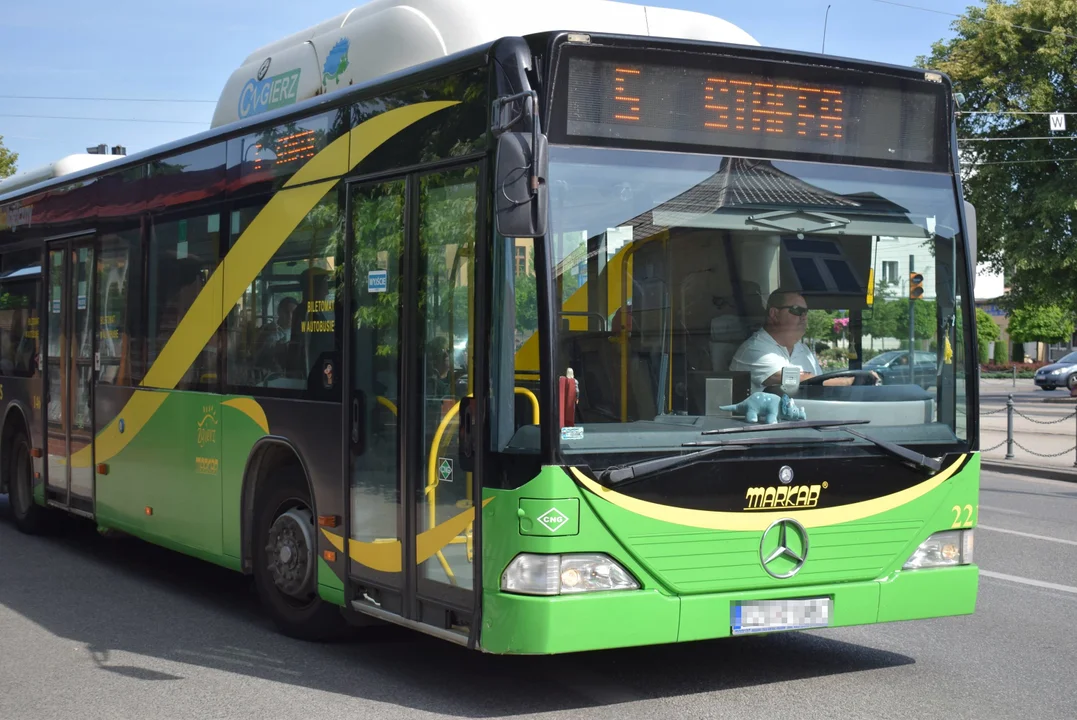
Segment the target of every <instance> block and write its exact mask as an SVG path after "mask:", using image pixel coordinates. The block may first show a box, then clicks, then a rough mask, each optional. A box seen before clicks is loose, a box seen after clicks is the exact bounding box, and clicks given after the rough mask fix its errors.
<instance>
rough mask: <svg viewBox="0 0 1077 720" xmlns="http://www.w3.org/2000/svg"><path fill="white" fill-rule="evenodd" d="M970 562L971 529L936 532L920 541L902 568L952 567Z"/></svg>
mask: <svg viewBox="0 0 1077 720" xmlns="http://www.w3.org/2000/svg"><path fill="white" fill-rule="evenodd" d="M971 563H972V530H947V531H945V532H937V533H935V534H934V535H932V536H931V537H929V538H928V539H927V540H924V541H923V542H922V543H920V547H918V548H916V552H914V553H913V554H912V557H910V558H909V559H908V560H906V561H905V564H904V565H903V566H902V568H901V569H902V570H919V569H920V568H931V567H953V566H955V565H970V564H971Z"/></svg>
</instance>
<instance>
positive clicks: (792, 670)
mask: <svg viewBox="0 0 1077 720" xmlns="http://www.w3.org/2000/svg"><path fill="white" fill-rule="evenodd" d="M0 606H3V607H5V608H7V609H9V610H11V611H14V612H15V613H17V614H19V615H21V616H23V617H24V618H26V619H28V620H30V621H32V622H33V623H35V624H37V625H38V626H40V627H41V628H43V629H44V630H46V631H47V632H49V633H51V634H53V635H55V636H58V637H62V638H65V639H68V640H71V641H73V642H75V643H78V644H80V645H82V646H83V647H84V648H85V652H86V662H87V663H90V664H95V665H96V666H97V667H99V668H100V669H101V670H102V671H103V672H109V673H114V674H119V675H122V676H125V677H128V678H133V679H136V680H143V681H146V682H151V683H162V682H163V683H168V682H175V681H181V680H183V679H184V677H183V666H184V664H186V665H188V666H191V665H194V666H201V667H205V668H212V669H215V670H220V671H225V672H231V673H236V674H239V675H244V676H248V677H252V678H262V679H268V680H271V681H277V682H284V683H290V684H293V685H296V686H301V687H306V688H312V689H316V690H322V691H327V692H331V693H340V694H343V695H347V696H353V697H358V698H365V699H368V700H374V701H378V702H384V703H391V704H394V705H398V706H401V707H406V708H414V709H417V710H425V711H429V712H437V713H442V714H446V715H453V716H460V717H476V718H484V717H493V716H505V715H510V716H511V715H520V714H529V713H538V712H550V711H562V710H574V709H581V708H588V707H595V706H602V705H610V704H616V703H618V702H624V701H627V700H638V699H649V698H669V697H676V696H681V695H688V694H695V693H701V692H714V691H720V690H724V689H732V688H741V687H759V686H765V685H767V684H769V683H773V682H779V681H788V680H797V679H804V678H812V677H819V676H828V675H838V674H842V673H850V672H860V671H864V670H874V669H880V668H889V667H897V666H902V665H908V664H911V663H913V662H914V660H913V659H912V658H909V657H907V656H904V655H899V654H895V653H890V652H884V651H880V650H876V649H873V648H868V647H863V646H859V645H854V644H850V643H845V642H839V641H836V640H832V639H828V638H826V637H822V636H819V635H813V634H803V633H790V634H779V635H772V636H765V637H748V638H733V639H728V640H723V641H710V642H697V643H689V644H680V645H670V646H659V647H647V648H634V649H627V650H615V651H604V652H595V653H584V654H575V655H563V656H558V657H500V656H491V655H483V654H481V653H478V652H474V651H468V650H465V649H463V648H460V647H457V646H455V645H451V644H449V643H446V642H444V641H440V640H436V639H433V638H428V637H426V636H424V635H421V634H419V633H415V632H412V631H408V630H404V629H400V628H395V627H388V628H376V629H374V630H373V631H372V632H370V633H369V634H366V635H364V636H362V638H361V639H359V640H356V641H353V642H342V643H337V644H329V645H313V644H307V643H303V642H299V641H294V640H291V639H288V638H285V637H283V636H281V635H278V634H277V633H276V632H275V631H274V629H273V628H272V626H271V625H270V624H269V622H268V621H267V620H266V619H265V618H264V616H263V614H262V612H261V608H260V607H259V605H258V602H257V600H256V598H255V595H254V592H253V588H252V587H251V584H250V582H249V581H248V579H247V578H244V577H242V576H240V575H238V574H236V573H233V572H231V571H228V570H224V569H222V568H218V567H216V566H213V565H209V564H206V563H203V562H201V561H198V560H194V559H192V558H187V557H185V556H183V555H179V554H176V553H172V552H170V551H167V550H164V549H161V548H157V547H155V546H153V545H150V544H148V543H143V542H140V541H138V540H134V539H122V540H117V539H109V538H104V537H101V536H100V535H98V534H97V533H96V532H95V531H94V530H93V527H92V526H90V525H88V524H84V523H81V522H77V521H72V522H71V523H67V524H65V525H64V527H63V528H62V529H61V531H60V532H59V533H58V534H57V535H55V536H52V537H27V536H24V535H22V534H20V533H19V532H18V531H17V530H16V529H15V527H14V526H13V524H12V523H11V522H10V520H9V513H8V508H7V498H6V497H5V496H0ZM364 632H365V631H364ZM115 653H130V654H133V655H135V656H142V657H147V658H159V659H163V660H167V661H171V662H172V663H178V664H177V665H171V666H169V668H168V669H170V670H172V671H174V672H175V673H176V674H173V673H172V672H161V671H160V670H158V669H150V668H143V667H138V666H137V661H136V662H135V663H132V660H133V659H132V658H131V657H130V655H127V656H125V657H124V659H123V660H122V661H121V660H117V659H113V656H114V654H115ZM158 667H160V666H159V665H158Z"/></svg>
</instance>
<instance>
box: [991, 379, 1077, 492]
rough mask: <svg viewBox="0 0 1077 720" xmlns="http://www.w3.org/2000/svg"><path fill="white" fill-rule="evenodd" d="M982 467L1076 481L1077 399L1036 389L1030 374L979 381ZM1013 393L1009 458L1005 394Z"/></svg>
mask: <svg viewBox="0 0 1077 720" xmlns="http://www.w3.org/2000/svg"><path fill="white" fill-rule="evenodd" d="M980 392H981V407H980V448H981V455H982V462H983V467H984V469H985V470H991V471H994V472H1008V473H1017V474H1021V475H1034V476H1038V477H1049V478H1053V479H1059V480H1069V481H1072V482H1077V465H1075V463H1077V414H1075V411H1077V401H1075V400H1074V399H1072V398H1070V397H1069V393H1068V392H1065V391H1055V392H1053V393H1049V392H1044V391H1042V390H1037V389H1036V387H1035V386H1034V385H1033V384H1032V381H1031V380H1018V381H1017V387H1016V388H1015V387H1013V383H1012V382H1011V381H1009V380H1006V381H999V380H984V381H983V382H982V383H981V385H980ZM1009 394H1012V395H1013V398H1014V403H1013V404H1014V407H1013V410H1014V412H1013V441H1014V442H1013V458H1011V459H1009V460H1007V459H1006V450H1007V447H1006V396H1007V395H1009Z"/></svg>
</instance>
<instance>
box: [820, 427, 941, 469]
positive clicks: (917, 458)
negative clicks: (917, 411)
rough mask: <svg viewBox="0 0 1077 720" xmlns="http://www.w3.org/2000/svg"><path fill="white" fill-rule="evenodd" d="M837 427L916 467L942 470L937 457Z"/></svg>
mask: <svg viewBox="0 0 1077 720" xmlns="http://www.w3.org/2000/svg"><path fill="white" fill-rule="evenodd" d="M838 429H839V430H841V431H842V432H847V433H849V434H850V435H855V436H857V437H858V438H862V439H864V440H867V441H868V442H869V443H871V444H873V445H875V446H876V447H877V448H879V449H881V450H885V451H886V452H888V453H890V454H891V455H893V456H895V457H899V458H901V459H902V460H907V461H908V462H911V463H912V464H914V465H916V466H917V467H920V468H927V469H928V470H932V471H934V472H938V471H939V470H942V461H941V460H939V459H937V458H932V457H928V456H927V455H923V454H921V453H918V452H916V451H914V450H910V449H908V448H907V447H904V446H902V445H898V444H897V443H892V442H890V441H889V440H882V439H880V438H877V437H872V436H871V435H865V434H864V433H862V432H858V431H856V430H851V429H849V428H847V427H841V428H838Z"/></svg>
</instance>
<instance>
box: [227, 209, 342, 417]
mask: <svg viewBox="0 0 1077 720" xmlns="http://www.w3.org/2000/svg"><path fill="white" fill-rule="evenodd" d="M260 209H261V208H250V209H244V210H238V211H235V212H234V213H233V217H232V229H231V235H232V238H233V242H234V240H235V238H237V237H239V235H240V234H242V232H243V231H244V230H245V229H246V227H247V226H249V224H250V222H251V221H252V220H253V219H254V217H256V216H257V214H258V211H259V210H260ZM341 233H343V218H342V215H341V214H340V213H339V212H338V203H337V194H336V193H335V192H330V193H328V194H327V195H326V196H325V197H324V198H323V199H322V201H321V202H320V203H319V204H318V205H317V206H315V207H314V209H313V210H311V211H310V212H309V213H308V214H307V216H306V218H305V219H304V220H303V221H302V222H300V223H299V225H298V226H297V227H296V229H295V230H294V231H293V232H292V234H291V235H289V237H288V238H287V239H286V240H285V241H284V242H283V243H282V244H281V246H280V247H279V248H278V249H277V251H276V253H274V255H273V257H272V258H270V260H269V262H267V263H266V265H265V266H264V267H263V268H262V269H261V271H260V272H259V273H258V276H257V277H255V278H254V280H253V282H252V283H251V285H250V286H249V287H248V288H247V290H246V291H245V292H244V294H243V296H241V297H240V299H239V301H237V303H236V305H235V307H233V308H232V311H231V312H230V313H229V316H228V339H229V343H230V345H229V349H228V383H229V385H230V386H231V387H242V388H247V389H249V391H250V392H252V393H255V394H256V393H257V392H258V390H259V389H260V388H262V389H271V390H272V391H273V392H274V394H276V393H279V392H281V391H284V392H286V393H288V392H290V394H297V395H301V396H302V397H307V398H310V399H336V398H339V396H340V383H339V381H338V379H337V378H335V377H333V376H332V375H331V374H330V375H325V374H324V373H323V366H324V365H325V363H326V362H330V363H333V362H334V359H335V358H336V356H337V355H339V348H340V329H339V328H338V327H337V324H338V323H337V315H338V308H337V304H336V298H337V295H338V293H337V286H338V283H339V282H341V281H342V277H341V276H339V275H338V272H337V270H338V269H340V268H342V267H343V263H342V262H341V259H340V257H338V255H337V253H338V248H341V249H340V250H339V252H343V249H342V248H343V244H342V242H341ZM225 271H226V272H227V265H226V270H225ZM233 345H234V347H233ZM323 376H324V377H323Z"/></svg>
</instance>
